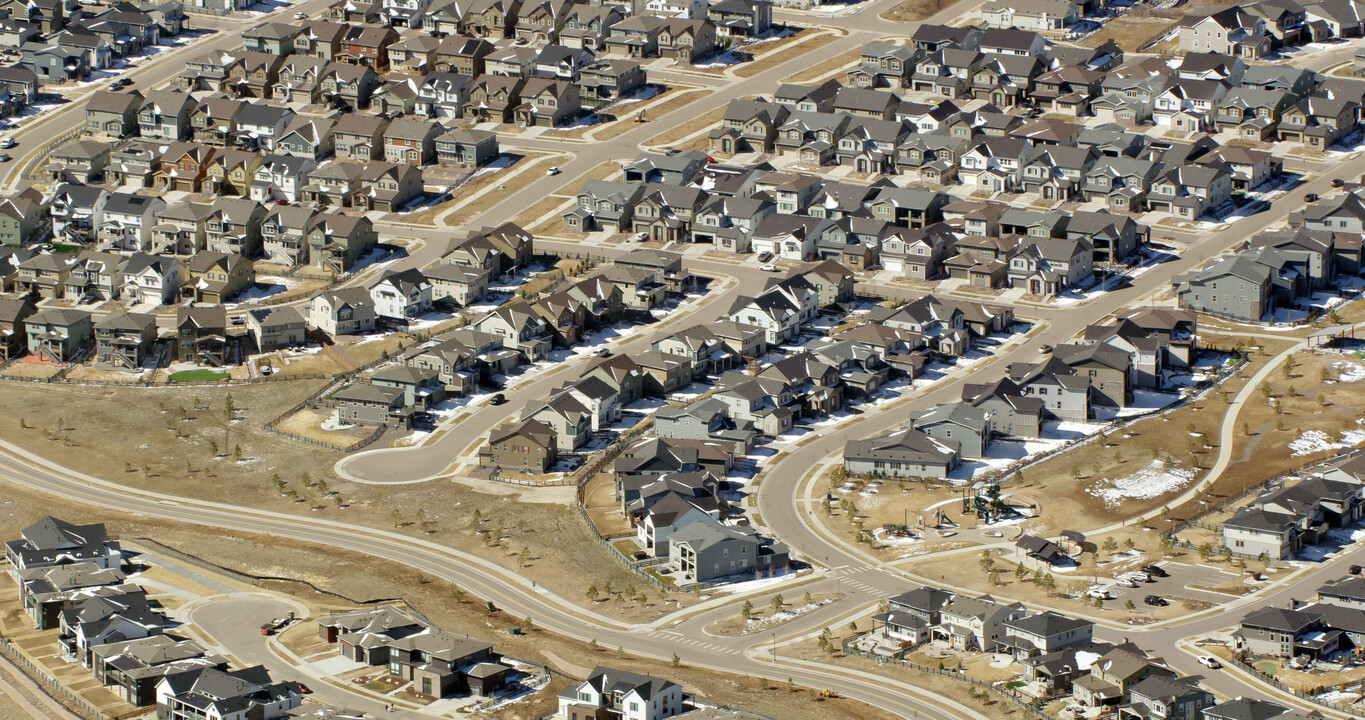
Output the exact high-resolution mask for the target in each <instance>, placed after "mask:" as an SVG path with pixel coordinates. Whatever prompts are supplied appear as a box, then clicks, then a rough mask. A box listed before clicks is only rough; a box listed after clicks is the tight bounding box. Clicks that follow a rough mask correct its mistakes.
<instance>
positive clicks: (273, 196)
mask: <svg viewBox="0 0 1365 720" xmlns="http://www.w3.org/2000/svg"><path fill="white" fill-rule="evenodd" d="M317 165H318V164H317V163H316V162H315V161H314V160H313V159H312V158H307V157H295V156H292V155H271V156H268V157H266V158H265V159H264V161H262V162H261V166H260V167H259V168H257V169H256V175H255V177H253V178H252V179H251V199H252V200H255V201H257V202H261V203H268V202H271V201H274V200H286V201H288V202H291V203H293V202H298V199H299V191H300V190H302V189H303V186H304V185H307V184H308V173H310V172H312V170H313V168H315V167H317Z"/></svg>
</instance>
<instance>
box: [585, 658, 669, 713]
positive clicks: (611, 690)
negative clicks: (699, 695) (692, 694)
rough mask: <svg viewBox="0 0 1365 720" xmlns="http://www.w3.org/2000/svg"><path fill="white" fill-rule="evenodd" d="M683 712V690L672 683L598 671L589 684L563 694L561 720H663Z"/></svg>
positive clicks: (621, 672) (611, 669)
mask: <svg viewBox="0 0 1365 720" xmlns="http://www.w3.org/2000/svg"><path fill="white" fill-rule="evenodd" d="M681 712H682V687H681V686H679V685H678V684H677V683H675V682H672V681H671V680H662V679H660V678H656V677H650V676H648V675H637V674H635V673H632V672H626V671H625V670H616V669H613V668H605V667H600V666H599V667H597V668H594V669H593V671H592V673H591V674H590V675H589V676H588V679H587V680H584V681H583V682H581V683H578V684H576V685H574V684H570V685H568V686H567V687H565V688H564V689H563V690H561V691H559V715H558V717H559V718H561V720H587V719H588V718H596V717H601V716H602V715H603V714H606V715H608V716H610V717H613V718H620V720H662V719H663V718H670V717H673V716H674V715H678V714H679V713H681Z"/></svg>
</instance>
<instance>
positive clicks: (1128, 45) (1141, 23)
mask: <svg viewBox="0 0 1365 720" xmlns="http://www.w3.org/2000/svg"><path fill="white" fill-rule="evenodd" d="M1174 22H1175V20H1172V19H1170V18H1163V17H1155V16H1150V15H1139V14H1137V13H1128V14H1126V15H1124V16H1123V17H1117V18H1114V19H1112V20H1109V21H1108V22H1106V23H1105V24H1104V27H1102V28H1100V29H1099V30H1097V31H1095V32H1094V33H1092V34H1091V35H1090V36H1088V37H1086V38H1083V39H1081V40H1079V41H1077V44H1078V45H1081V46H1083V47H1099V46H1100V45H1103V44H1104V43H1106V42H1108V41H1110V40H1113V41H1114V42H1115V43H1116V44H1118V46H1119V47H1121V48H1123V49H1124V50H1125V51H1127V52H1136V51H1137V49H1138V48H1139V47H1142V46H1143V45H1146V44H1147V43H1148V42H1151V41H1152V40H1153V39H1155V38H1156V37H1157V36H1158V35H1160V34H1162V33H1163V32H1165V31H1166V30H1167V29H1168V28H1169V27H1170V26H1171V24H1172V23H1174Z"/></svg>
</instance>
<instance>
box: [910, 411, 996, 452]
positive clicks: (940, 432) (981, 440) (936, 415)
mask: <svg viewBox="0 0 1365 720" xmlns="http://www.w3.org/2000/svg"><path fill="white" fill-rule="evenodd" d="M910 426H911V427H913V428H914V429H916V430H919V431H920V432H922V433H924V434H925V435H928V436H929V437H931V438H935V439H937V440H938V441H940V442H942V443H944V444H945V445H947V444H949V443H957V444H958V455H959V456H961V457H964V458H968V459H980V458H983V457H985V456H986V448H987V447H988V446H989V445H990V439H991V438H990V436H991V426H990V413H989V412H988V411H986V410H984V409H982V408H979V407H975V406H973V405H971V404H968V403H965V402H956V403H949V404H946V405H938V406H935V407H932V408H927V409H924V410H920V411H914V412H912V413H911V415H910Z"/></svg>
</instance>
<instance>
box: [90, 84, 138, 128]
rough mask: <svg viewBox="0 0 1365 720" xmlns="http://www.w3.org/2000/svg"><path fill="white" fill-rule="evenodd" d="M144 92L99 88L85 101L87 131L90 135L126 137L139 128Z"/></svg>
mask: <svg viewBox="0 0 1365 720" xmlns="http://www.w3.org/2000/svg"><path fill="white" fill-rule="evenodd" d="M141 107H142V93H140V92H138V91H136V90H132V91H129V92H123V91H117V92H116V91H112V90H99V91H97V92H96V93H95V94H94V95H91V96H90V99H89V100H88V101H86V103H85V131H86V133H87V134H90V135H103V136H108V137H111V138H125V137H128V136H129V135H132V134H134V133H135V132H136V131H137V129H138V110H139V109H140V108H141Z"/></svg>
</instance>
